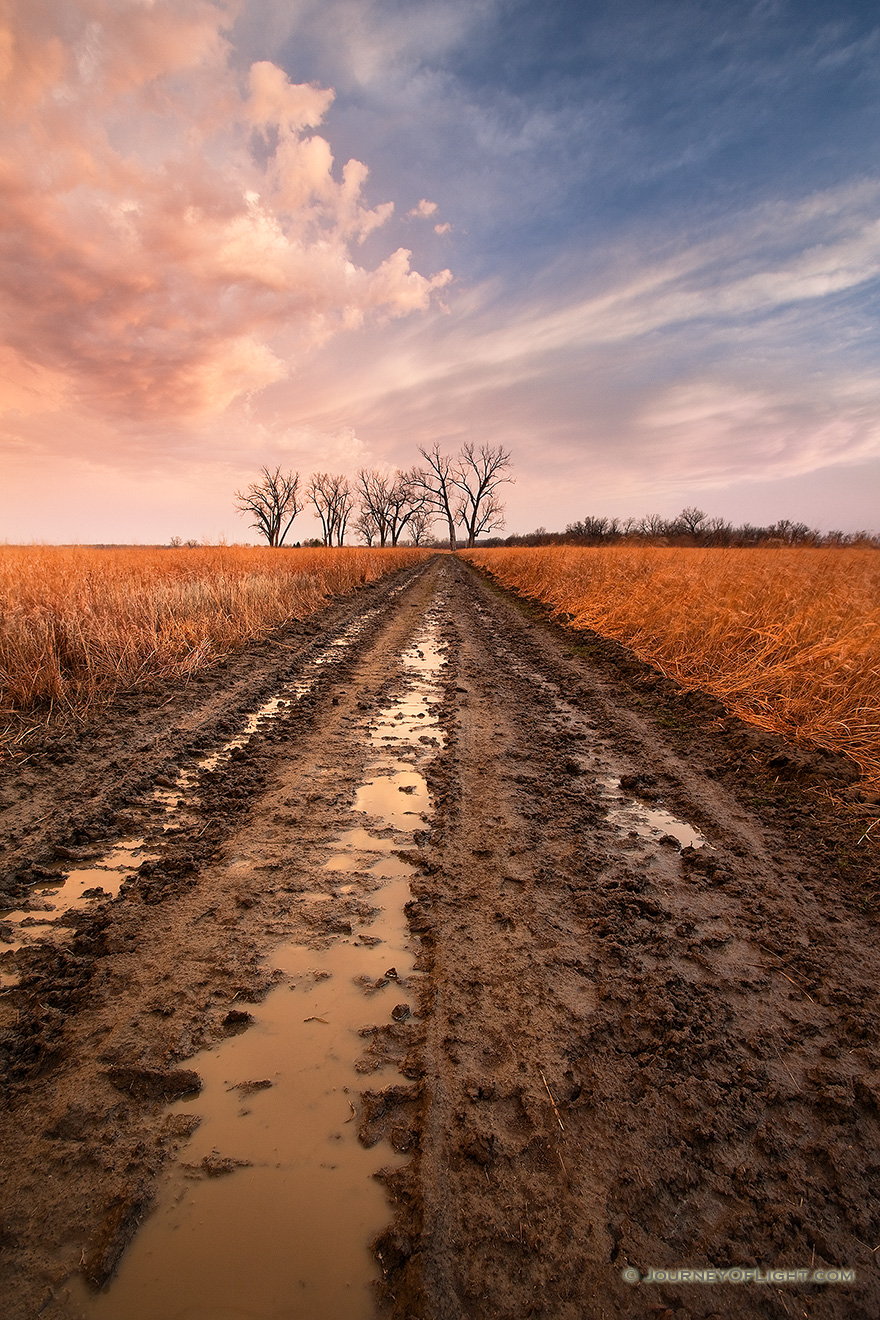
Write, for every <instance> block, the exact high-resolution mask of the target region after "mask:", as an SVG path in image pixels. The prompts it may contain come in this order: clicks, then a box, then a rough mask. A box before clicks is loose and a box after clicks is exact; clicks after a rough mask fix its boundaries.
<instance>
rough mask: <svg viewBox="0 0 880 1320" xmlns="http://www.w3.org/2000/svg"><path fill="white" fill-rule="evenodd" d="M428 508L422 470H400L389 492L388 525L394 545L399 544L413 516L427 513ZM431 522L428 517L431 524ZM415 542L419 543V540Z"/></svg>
mask: <svg viewBox="0 0 880 1320" xmlns="http://www.w3.org/2000/svg"><path fill="white" fill-rule="evenodd" d="M427 508H428V497H427V495H426V494H425V490H424V487H423V486H422V483H421V470H420V469H419V468H416V467H414V468H410V469H409V470H408V471H407V472H400V471H398V473H397V475H396V477H395V479H394V484H393V485H392V487H391V489H390V490H389V492H388V527H389V530H390V532H391V544H392V545H397V543H398V541H399V540H400V538H401V536H402V535H403V533H404V531H405V529H406V527H407V526H411V524H412V520H413V518H415V517H417V516H418V515H419V514H422V513H426V512H427ZM430 523H431V519H430V518H428V525H429V526H430ZM414 544H416V545H418V542H417V541H416V542H414Z"/></svg>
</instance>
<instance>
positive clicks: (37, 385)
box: [0, 0, 451, 420]
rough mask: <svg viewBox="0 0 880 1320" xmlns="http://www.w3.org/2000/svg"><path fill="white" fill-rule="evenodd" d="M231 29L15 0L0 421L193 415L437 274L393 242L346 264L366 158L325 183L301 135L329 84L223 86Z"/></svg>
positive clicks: (114, 1) (2, 187)
mask: <svg viewBox="0 0 880 1320" xmlns="http://www.w3.org/2000/svg"><path fill="white" fill-rule="evenodd" d="M230 21H231V20H230V16H229V12H228V11H227V10H225V9H223V8H222V7H220V6H219V5H215V4H210V3H206V2H205V0H182V2H180V0H178V2H176V3H173V4H172V3H170V0H155V2H154V3H153V4H152V5H149V6H148V5H140V4H134V3H130V4H126V3H119V0H77V2H76V3H75V4H71V5H69V6H66V7H61V6H57V5H54V4H53V3H49V2H48V0H34V3H31V4H29V5H28V6H25V5H23V4H22V5H20V6H19V7H18V11H17V12H16V13H15V15H14V16H13V17H12V18H11V19H9V20H7V21H5V22H4V21H3V20H0V83H2V95H3V96H4V102H5V105H6V107H7V109H8V113H7V114H6V116H5V126H4V127H3V128H0V137H2V159H3V162H4V163H3V165H2V168H0V206H2V209H3V212H4V215H5V227H6V230H7V235H8V239H7V244H6V246H5V255H4V259H3V279H2V290H3V292H2V294H0V298H2V303H3V311H4V319H5V321H6V323H7V325H8V326H10V327H11V329H10V331H9V333H8V334H7V336H6V344H5V347H4V350H3V357H2V360H0V407H2V408H5V409H10V408H13V409H16V410H18V411H19V412H21V413H32V412H37V411H41V410H45V409H46V407H47V406H55V407H58V406H60V405H61V403H62V402H63V401H68V402H71V401H75V403H76V404H77V405H78V406H85V407H87V408H89V409H94V410H98V411H102V412H109V413H121V414H124V415H125V416H126V417H127V418H138V417H140V418H154V419H157V418H165V419H172V420H173V419H177V420H181V419H184V418H197V417H199V416H206V415H211V414H213V413H216V412H218V411H221V410H222V409H224V408H225V407H226V406H227V405H228V404H229V403H230V401H231V400H232V399H234V398H235V397H236V396H239V395H245V394H248V393H249V392H253V391H256V390H261V389H263V388H264V387H265V386H266V385H267V384H269V383H271V382H273V381H277V380H279V379H281V378H282V377H283V376H285V375H286V374H288V372H289V370H290V368H291V361H292V360H295V359H296V355H297V354H298V353H300V352H301V351H302V350H304V349H305V348H308V347H309V346H311V345H314V344H316V343H321V342H324V341H326V339H328V338H329V337H330V336H331V335H333V334H335V333H337V332H339V331H341V330H344V329H346V328H350V327H352V326H356V325H359V324H361V323H362V322H363V320H364V319H365V318H366V317H370V316H376V317H379V318H380V319H382V320H386V319H388V318H393V317H397V316H405V315H407V314H409V313H411V312H415V311H423V310H425V309H426V308H427V307H428V306H429V305H430V302H431V299H432V295H433V294H434V292H435V291H436V290H437V289H440V288H441V287H443V285H445V284H446V283H447V282H448V281H449V279H450V278H451V275H450V273H449V272H448V271H442V272H440V273H438V274H436V275H434V276H432V277H426V276H424V275H421V274H420V273H419V272H417V271H415V270H413V269H412V267H411V264H410V253H409V252H407V251H406V250H405V249H398V250H397V251H396V252H393V253H391V254H389V256H388V257H387V258H386V259H385V260H384V261H381V262H380V263H379V264H378V266H376V267H375V268H374V269H372V270H370V269H367V268H365V267H362V266H359V265H358V264H357V263H356V261H355V260H354V259H353V255H352V245H353V244H355V245H356V244H360V243H362V242H363V240H364V239H365V238H366V237H367V235H368V234H370V233H372V232H373V231H375V230H377V229H379V228H381V226H382V225H383V224H384V223H385V222H386V221H387V220H388V218H389V216H390V215H391V213H392V210H393V204H392V203H390V202H388V203H385V204H383V205H380V206H376V207H370V206H369V205H367V204H366V202H365V200H364V187H365V184H366V180H367V175H368V171H367V168H366V166H364V165H363V164H362V163H361V162H359V161H349V162H348V163H347V164H346V165H345V166H344V167H343V169H342V170H341V172H339V171H337V170H336V168H335V166H334V160H333V155H332V152H331V149H330V146H329V144H328V142H327V141H326V140H325V139H324V138H323V137H321V136H320V135H318V134H316V133H314V132H313V130H314V129H315V128H316V127H317V126H318V125H319V124H320V123H321V122H322V120H323V118H324V116H325V115H326V113H327V110H328V108H329V106H330V104H331V102H332V100H333V93H332V91H331V90H329V89H322V88H316V87H312V86H310V85H296V84H292V83H291V82H290V80H289V79H288V78H287V76H286V74H285V73H284V72H283V71H282V70H281V69H279V68H277V67H276V66H275V65H273V64H270V63H268V62H266V61H261V62H259V63H257V64H254V65H252V66H251V68H250V70H249V72H248V75H247V78H246V85H245V86H242V85H241V80H240V79H239V78H238V76H237V75H236V74H235V72H234V71H233V69H232V68H231V65H230V61H229V54H230V50H229V46H228V43H227V41H226V39H225V37H224V31H225V30H226V28H227V27H228V25H229V22H230ZM259 139H262V147H261V148H260V149H257V148H258V143H259ZM282 339H283V345H284V347H283V349H282V348H281V347H280V342H281V340H282Z"/></svg>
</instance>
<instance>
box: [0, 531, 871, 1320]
mask: <svg viewBox="0 0 880 1320" xmlns="http://www.w3.org/2000/svg"><path fill="white" fill-rule="evenodd" d="M587 645H588V647H589V650H590V654H586V653H585V646H584V645H583V644H581V645H580V646H578V645H575V644H573V642H572V641H571V639H568V638H566V637H565V636H563V635H562V634H561V632H560V631H559V630H558V629H556V628H554V627H553V626H552V625H549V624H547V623H546V622H545V621H544V620H543V619H542V618H541V617H540V616H539V615H538V614H537V613H536V612H535V611H534V610H531V609H529V608H527V607H523V606H521V605H519V604H518V603H516V602H513V601H511V600H510V599H509V598H507V597H505V596H503V595H502V594H500V593H498V592H497V591H496V590H494V589H493V588H492V587H491V586H490V585H489V584H488V583H487V582H486V581H485V580H484V579H482V578H481V577H479V576H478V575H477V574H476V573H475V572H474V571H473V570H471V569H469V568H468V567H467V566H466V565H465V564H463V563H461V562H460V561H459V560H457V559H455V558H453V557H449V556H438V557H437V558H436V559H434V560H432V561H430V563H428V564H427V565H425V566H421V567H419V568H416V569H412V570H407V571H406V572H405V573H403V574H400V575H398V576H397V577H396V579H395V580H394V581H390V582H383V583H381V584H379V586H378V587H376V588H375V589H373V590H371V591H369V592H365V593H362V594H360V595H358V596H357V597H355V598H353V599H351V600H350V601H348V602H340V603H339V604H338V605H336V606H334V607H333V608H332V609H331V610H329V611H327V612H326V614H325V615H324V616H323V617H322V619H321V620H320V621H319V622H318V623H310V625H309V627H308V628H307V629H291V630H289V631H288V632H287V633H286V634H284V635H279V637H278V638H277V639H275V640H274V641H273V642H272V643H269V644H266V645H264V646H262V647H259V648H255V649H254V651H252V652H250V653H247V654H246V655H242V656H240V657H238V658H236V659H235V660H233V661H231V662H230V664H229V667H228V669H227V670H226V671H225V672H219V671H218V672H217V673H215V674H214V675H212V676H209V677H207V678H206V679H205V680H204V681H203V682H202V683H201V684H199V685H195V686H194V687H192V688H190V689H186V690H183V689H174V688H173V687H171V686H168V687H167V688H166V689H163V690H162V691H161V692H160V693H159V699H157V697H156V695H155V693H154V694H153V695H152V696H151V698H149V699H144V698H140V699H135V698H128V699H127V700H126V702H123V703H120V705H119V707H118V708H117V710H116V711H115V712H113V713H111V715H110V716H109V717H108V719H107V721H106V722H105V724H104V725H103V727H102V728H101V729H95V730H91V731H85V732H84V733H83V734H82V735H81V736H80V738H79V739H78V741H77V742H73V741H70V740H68V741H67V742H64V741H60V742H59V741H57V740H56V741H55V742H54V743H49V744H48V745H44V746H42V747H35V748H34V750H33V752H32V754H31V756H30V759H29V760H28V762H27V763H26V764H24V765H22V766H18V767H11V768H9V769H8V770H7V771H6V776H5V780H4V782H3V784H2V787H0V794H2V797H0V804H2V806H3V808H4V810H3V816H2V821H3V827H4V830H5V842H6V844H7V848H8V856H9V858H10V862H9V865H8V868H7V870H6V873H5V875H4V877H3V878H2V879H0V883H2V884H4V885H5V892H6V894H7V901H6V906H5V910H6V912H7V914H8V915H7V917H6V919H5V924H3V925H2V926H0V936H2V937H3V938H4V939H5V941H6V942H5V944H0V970H2V972H3V974H4V978H5V980H6V982H7V988H6V989H5V990H4V991H3V996H2V1001H0V1002H2V1012H3V1024H4V1038H3V1049H4V1052H5V1061H6V1074H7V1079H8V1092H7V1099H6V1105H5V1113H4V1130H5V1140H4V1158H3V1163H4V1173H3V1207H4V1208H3V1211H2V1215H0V1251H2V1259H3V1267H2V1268H3V1278H4V1302H5V1306H6V1310H5V1311H4V1315H6V1314H8V1316H9V1320H19V1318H22V1320H23V1318H24V1317H30V1316H32V1315H35V1314H40V1315H42V1316H46V1317H49V1320H75V1318H77V1317H81V1316H88V1317H91V1316H92V1315H94V1316H96V1317H98V1316H101V1317H104V1320H117V1318H119V1320H121V1317H122V1316H126V1317H133V1318H134V1320H136V1317H137V1312H136V1311H135V1310H133V1309H132V1307H133V1302H132V1298H133V1297H138V1296H141V1297H146V1298H147V1300H146V1301H144V1303H143V1305H144V1306H145V1307H146V1308H147V1309H146V1310H144V1311H143V1312H142V1313H143V1315H144V1316H145V1317H146V1316H147V1315H149V1316H150V1320H164V1317H165V1316H168V1317H170V1316H172V1315H178V1314H179V1315H186V1316H189V1317H193V1318H195V1317H199V1316H202V1315H204V1316H212V1317H213V1316H216V1315H219V1314H221V1313H222V1311H220V1310H219V1309H218V1308H219V1307H221V1306H223V1305H227V1304H228V1306H229V1307H232V1308H238V1309H234V1310H233V1311H232V1312H231V1313H234V1314H247V1315H249V1316H254V1317H264V1316H265V1317H268V1316H290V1317H304V1316H306V1315H308V1316H310V1317H312V1316H317V1315H327V1316H332V1315H339V1316H340V1317H342V1316H346V1317H348V1316H351V1317H355V1316H358V1315H365V1316H366V1315H369V1314H370V1312H371V1310H372V1308H373V1305H374V1302H373V1300H372V1297H371V1293H372V1292H375V1294H376V1298H377V1303H376V1304H378V1305H379V1307H380V1308H381V1310H382V1311H384V1312H385V1313H388V1314H391V1315H394V1316H396V1317H400V1318H401V1320H402V1318H403V1317H423V1318H424V1320H447V1317H448V1318H449V1320H457V1318H458V1317H462V1318H464V1317H468V1320H471V1318H473V1320H483V1318H484V1317H485V1320H488V1318H489V1317H492V1318H493V1320H495V1318H496V1317H509V1318H510V1320H514V1317H516V1318H517V1320H519V1318H520V1317H527V1316H529V1317H544V1318H545V1320H575V1317H577V1320H583V1318H585V1317H586V1318H587V1320H594V1318H595V1320H599V1318H600V1317H602V1316H607V1317H609V1320H610V1317H612V1316H617V1315H631V1314H636V1315H646V1316H647V1315H655V1316H656V1315H667V1314H668V1315H670V1316H681V1317H688V1316H689V1317H694V1318H696V1317H705V1318H708V1317H711V1316H721V1315H723V1316H725V1317H728V1316H730V1317H751V1316H754V1315H755V1314H761V1315H762V1316H769V1317H776V1316H778V1317H784V1316H790V1315H807V1316H809V1317H814V1316H815V1317H840V1318H841V1320H842V1318H843V1317H847V1318H849V1317H854V1318H859V1317H863V1318H864V1320H869V1318H871V1320H873V1317H875V1316H876V1315H877V1314H878V1312H880V1287H878V1283H877V1279H876V1268H875V1262H876V1260H877V1257H876V1255H875V1254H874V1253H875V1249H876V1248H877V1247H878V1244H880V1203H878V1192H877V1186H878V1180H877V1173H878V1164H880V1161H878V1156H877V1137H878V1105H880V1053H878V1049H877V1042H876V1027H875V1024H876V1021H877V1007H878V1005H877V998H878V993H880V992H878V986H880V975H878V972H880V967H878V963H880V954H878V951H877V948H876V945H877V941H876V927H877V921H876V917H875V916H874V915H873V905H874V903H875V898H876V891H877V879H878V877H877V874H876V862H874V861H872V857H874V856H875V855H876V854H874V853H872V852H871V849H870V844H869V843H866V842H865V841H859V840H858V838H857V835H856V834H855V833H853V831H852V827H851V824H849V823H848V822H847V821H845V820H844V819H843V818H842V817H841V816H840V815H839V813H837V814H835V811H834V810H833V808H832V807H830V806H829V805H828V800H829V799H828V793H829V790H833V791H834V792H839V791H840V790H841V789H842V788H844V787H845V786H846V784H847V783H848V782H850V781H851V780H852V777H853V775H852V771H851V768H850V767H849V766H848V765H847V763H845V762H843V761H841V760H840V759H839V758H833V757H823V756H821V755H819V754H817V755H815V756H805V755H804V754H803V752H802V751H801V750H799V749H791V748H786V747H785V745H784V744H782V743H781V742H780V741H779V740H778V739H775V738H771V737H768V736H767V735H763V734H759V733H758V732H757V731H754V730H749V729H746V728H744V727H743V726H741V725H739V724H738V722H737V721H735V720H732V719H729V718H727V717H725V715H724V712H723V710H722V709H721V707H720V706H718V704H717V703H715V702H714V701H712V700H710V699H708V698H703V697H701V696H700V695H699V694H687V693H680V692H678V691H677V690H676V689H674V688H673V687H672V685H670V684H667V683H665V681H664V680H662V679H661V678H659V676H656V675H653V674H652V673H651V671H648V670H646V669H645V667H644V666H640V665H639V664H638V663H637V662H634V661H632V660H631V658H627V656H626V654H625V653H623V652H622V651H621V650H620V648H615V647H614V646H613V645H611V644H608V645H606V644H603V643H602V642H601V640H600V639H587ZM422 728H423V729H424V732H420V729H422ZM86 873H88V874H86ZM64 877H67V879H66V880H65V878H64ZM22 923H27V924H22ZM19 946H20V947H19ZM4 949H5V950H7V952H6V953H3V950H4ZM327 973H329V975H327ZM331 987H332V994H331V993H330V988H331ZM325 989H326V993H324V991H325ZM321 1019H323V1021H322V1020H321ZM321 1033H327V1034H326V1036H324V1037H323V1038H322V1037H321ZM309 1061H311V1063H310V1062H309ZM322 1061H323V1062H322ZM312 1064H313V1065H314V1066H313V1067H312ZM307 1065H308V1066H309V1067H312V1074H313V1076H312V1078H311V1081H309V1080H307V1079H306V1077H305V1071H306V1067H307ZM297 1068H300V1070H301V1073H302V1075H301V1076H299V1077H298V1074H297ZM312 1083H314V1091H313V1092H311V1091H310V1090H309V1086H310V1085H312ZM347 1119H350V1120H351V1121H350V1122H347V1121H346V1120H347ZM282 1132H283V1134H284V1135H283V1141H282V1137H281V1134H282ZM358 1138H359V1140H358ZM297 1143H299V1144H297ZM310 1161H311V1163H310ZM334 1165H335V1166H336V1167H333V1166H334ZM377 1172H378V1173H381V1179H380V1180H377V1179H376V1177H375V1176H374V1175H375V1174H376V1173H377ZM337 1175H338V1176H337ZM303 1203H305V1204H306V1206H307V1208H308V1210H309V1213H307V1214H306V1215H303V1214H302V1206H303ZM267 1205H268V1206H269V1207H270V1208H271V1207H272V1206H273V1205H274V1206H275V1208H276V1210H277V1213H276V1214H275V1216H274V1217H273V1215H272V1214H271V1212H270V1213H269V1215H268V1217H267V1218H266V1220H265V1225H266V1226H265V1227H264V1228H263V1229H262V1230H261V1229H260V1228H259V1227H257V1228H256V1229H255V1227H254V1220H255V1217H257V1208H258V1207H261V1213H262V1211H263V1210H265V1208H266V1206H267ZM297 1205H298V1209H297ZM236 1207H237V1208H238V1209H236ZM242 1210H243V1211H244V1218H240V1219H239V1220H238V1221H236V1219H235V1214H236V1213H239V1214H241V1212H242ZM297 1214H299V1215H300V1219H299V1220H297ZM260 1222H262V1221H260ZM199 1223H201V1224H202V1228H199ZM205 1224H207V1225H208V1231H207V1233H206V1232H205V1231H204V1225H205ZM141 1225H142V1227H139V1226H141ZM175 1235H177V1239H178V1246H179V1245H180V1243H183V1244H184V1249H183V1250H178V1253H177V1256H175V1255H174V1242H173V1240H174V1238H175ZM200 1235H201V1236H200ZM249 1235H250V1236H249ZM371 1238H373V1239H374V1241H373V1243H372V1250H370V1239H371ZM206 1239H207V1240H208V1241H207V1244H206ZM129 1243H130V1245H128V1246H127V1244H129ZM126 1248H127V1249H126ZM264 1248H265V1249H264ZM200 1252H202V1253H203V1254H202V1255H199V1253H200ZM212 1252H213V1255H212ZM169 1253H170V1254H169ZM150 1262H153V1263H152V1264H151V1263H150ZM187 1262H189V1264H187ZM193 1262H195V1263H194V1265H193ZM707 1264H711V1265H713V1266H716V1267H719V1268H724V1267H736V1266H742V1267H745V1268H748V1267H750V1266H760V1267H764V1268H770V1267H773V1268H779V1267H791V1268H795V1269H798V1268H799V1269H806V1270H811V1269H820V1268H828V1267H833V1266H837V1267H842V1268H847V1269H852V1270H854V1271H855V1276H856V1277H855V1282H849V1283H803V1282H799V1283H787V1282H775V1283H774V1282H771V1283H765V1284H740V1285H736V1284H734V1283H727V1284H718V1285H714V1286H712V1285H706V1284H703V1285H698V1284H690V1285H686V1284H682V1283H674V1282H668V1283H662V1282H660V1283H641V1284H635V1285H633V1284H629V1283H627V1282H626V1281H625V1279H624V1271H625V1270H626V1269H628V1268H629V1269H630V1270H637V1271H640V1272H642V1273H645V1272H647V1271H648V1270H649V1269H650V1268H651V1267H653V1268H655V1269H675V1268H677V1267H699V1266H701V1265H707ZM187 1269H189V1270H190V1273H189V1274H187V1273H186V1270H187ZM249 1270H251V1271H252V1273H251V1274H249V1273H248V1271H249ZM309 1271H311V1273H310V1272H309ZM151 1272H152V1273H151ZM151 1277H152V1278H154V1279H156V1278H161V1279H164V1285H163V1286H164V1288H165V1291H164V1292H162V1290H161V1289H160V1290H159V1292H156V1293H153V1294H147V1293H145V1291H144V1290H145V1288H147V1287H148V1286H149V1287H152V1286H153V1285H152V1284H148V1283H147V1282H145V1281H146V1280H148V1279H149V1278H151ZM322 1278H327V1279H335V1281H336V1283H338V1284H339V1286H340V1287H341V1288H343V1289H344V1290H345V1291H343V1292H337V1293H333V1292H332V1289H331V1290H330V1291H329V1292H326V1291H325V1293H324V1294H322V1293H321V1288H322V1284H321V1280H322ZM209 1279H210V1285H209V1283H208V1280H209ZM200 1280H201V1285H200V1282H199V1281H200ZM371 1280H372V1282H371ZM258 1281H259V1282H258ZM334 1286H335V1284H334ZM102 1287H103V1288H104V1291H103V1292H101V1293H99V1294H98V1295H97V1296H96V1295H95V1293H94V1291H93V1290H94V1289H95V1288H102ZM236 1287H238V1288H240V1290H241V1296H233V1295H232V1294H231V1293H230V1291H229V1290H230V1289H234V1288H236ZM212 1289H213V1291H212ZM127 1290H128V1291H127ZM322 1307H323V1310H322V1309H321V1308H322Z"/></svg>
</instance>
